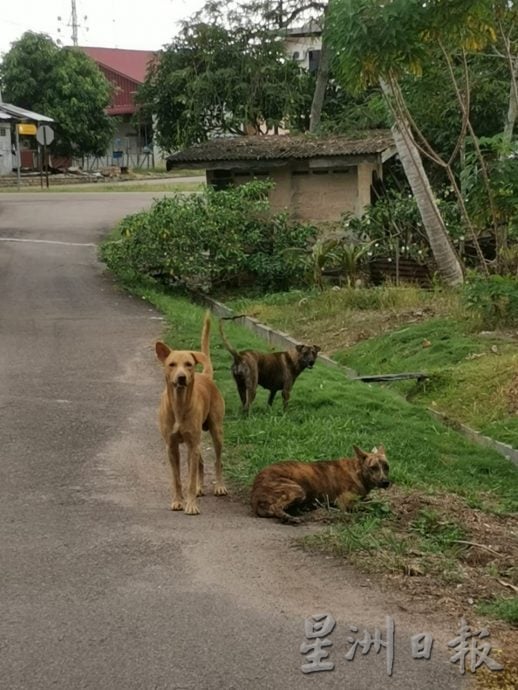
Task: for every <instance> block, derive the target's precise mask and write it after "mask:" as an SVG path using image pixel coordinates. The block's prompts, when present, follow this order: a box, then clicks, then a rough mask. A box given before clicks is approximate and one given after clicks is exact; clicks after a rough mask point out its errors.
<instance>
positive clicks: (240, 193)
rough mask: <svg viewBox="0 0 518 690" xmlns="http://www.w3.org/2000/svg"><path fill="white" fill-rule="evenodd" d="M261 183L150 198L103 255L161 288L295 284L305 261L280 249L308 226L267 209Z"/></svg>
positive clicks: (298, 241) (304, 235) (306, 236)
mask: <svg viewBox="0 0 518 690" xmlns="http://www.w3.org/2000/svg"><path fill="white" fill-rule="evenodd" d="M269 188H270V185H269V183H265V182H251V183H249V184H246V185H242V186H239V187H236V188H231V189H228V190H224V191H215V190H214V189H212V188H211V187H208V188H206V189H205V191H204V192H203V193H202V194H198V195H189V196H187V195H186V196H176V197H173V198H163V199H161V200H157V201H155V203H154V204H153V207H152V209H151V211H149V212H142V213H137V214H134V215H132V216H128V217H127V218H125V219H124V220H123V221H122V223H121V225H120V236H121V239H120V241H118V242H111V243H107V244H106V245H105V246H104V249H103V256H104V259H105V260H106V262H107V263H108V265H109V266H110V267H112V268H114V269H118V268H121V267H124V268H126V269H130V270H132V271H134V272H135V273H136V274H139V275H144V276H148V277H152V278H154V279H156V280H158V281H159V282H161V283H163V284H165V285H184V286H187V287H190V288H197V289H202V290H208V289H211V288H215V287H222V286H228V285H236V284H239V283H240V281H242V280H245V281H248V282H250V281H252V282H253V283H254V284H255V285H257V286H258V287H259V288H262V289H279V288H281V289H282V288H287V287H289V286H290V285H293V284H296V283H298V282H301V281H302V280H303V277H304V271H305V265H304V262H303V260H302V259H301V258H300V257H295V256H293V257H291V258H289V259H287V258H286V256H285V249H286V247H287V246H290V247H294V246H298V247H299V248H303V247H306V245H307V244H308V242H309V241H310V240H311V239H312V238H313V237H314V234H315V229H314V228H312V227H311V226H306V225H300V224H296V223H292V222H291V221H290V220H289V218H288V216H287V215H286V214H283V213H280V214H277V215H273V214H271V213H270V210H269V202H268V190H269Z"/></svg>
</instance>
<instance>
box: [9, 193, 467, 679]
mask: <svg viewBox="0 0 518 690" xmlns="http://www.w3.org/2000/svg"><path fill="white" fill-rule="evenodd" d="M152 196H153V195H152V194H123V195H122V194H106V193H102V194H84V193H82V194H73V193H67V194H63V195H61V194H52V195H49V196H48V197H47V196H42V195H41V194H34V195H31V194H23V196H20V197H17V196H16V194H12V195H11V194H3V195H2V196H1V198H0V410H1V414H0V454H1V460H0V545H1V583H0V588H1V617H0V686H1V687H2V688H8V689H12V690H15V689H18V688H31V689H32V688H34V689H38V690H39V689H45V688H63V689H66V690H74V689H75V688H95V689H100V688H103V689H106V688H108V689H110V688H115V689H118V688H121V689H124V690H127V689H128V688H143V689H148V688H149V689H152V688H153V689H169V688H174V689H178V690H180V689H184V688H185V689H189V690H190V689H192V690H195V689H196V690H200V689H205V688H207V689H212V688H214V689H217V688H224V689H227V688H228V689H231V688H235V689H236V690H246V689H248V688H250V689H253V690H255V689H258V690H259V689H266V688H272V689H281V688H282V689H283V690H286V689H288V690H290V689H292V688H293V689H295V688H296V689H299V688H351V689H352V690H363V689H367V688H368V689H369V690H377V689H379V690H382V689H383V690H385V689H387V688H397V689H398V690H406V689H407V688H408V689H414V688H415V689H417V688H418V689H419V690H427V689H429V690H439V689H440V690H445V689H449V688H456V687H459V686H460V680H461V676H460V674H459V671H458V668H457V667H454V666H453V665H452V664H451V663H449V661H448V659H449V656H450V654H451V651H448V649H447V647H446V643H447V641H448V640H449V639H451V638H452V637H454V636H455V631H456V625H457V621H455V620H452V619H449V618H447V617H446V616H438V615H437V614H435V615H434V616H432V615H431V614H428V613H427V611H426V604H419V602H411V601H408V600H406V599H405V598H404V596H403V595H402V594H397V593H392V594H391V593H387V592H383V591H382V590H381V589H380V588H379V586H378V585H377V584H376V583H375V582H374V581H370V580H368V579H367V578H365V577H364V576H361V575H358V574H357V573H355V572H354V570H352V569H351V568H349V567H348V566H347V565H346V564H343V563H338V562H336V561H335V560H333V559H330V558H324V557H322V556H318V555H308V554H306V553H304V552H302V551H300V550H299V549H295V548H293V547H292V538H293V536H294V534H301V533H302V532H301V531H300V530H299V529H298V528H293V527H285V526H282V525H277V524H275V523H274V522H272V521H268V520H259V519H255V518H252V517H251V516H250V515H249V512H248V508H247V506H246V505H244V504H243V503H241V502H240V501H239V500H238V499H236V498H232V497H228V498H215V497H213V496H210V495H209V496H206V497H205V498H203V499H201V508H202V514H201V515H200V516H198V517H188V516H185V515H183V514H181V513H171V512H170V511H169V509H168V506H169V488H168V487H169V468H168V467H167V466H166V462H165V453H164V451H163V448H162V444H161V441H160V438H159V434H158V430H157V424H156V411H157V402H158V397H159V394H160V390H161V386H162V377H161V372H160V368H159V367H158V365H157V364H156V362H155V357H154V351H153V343H154V340H155V339H156V338H157V337H159V336H160V335H161V331H162V324H161V321H160V317H159V315H157V314H156V313H155V312H154V311H153V310H151V309H150V308H149V306H148V305H147V304H146V303H145V302H142V301H140V300H137V299H134V298H131V297H130V296H127V295H125V294H122V293H121V292H120V291H118V290H117V288H116V287H115V286H114V284H113V282H112V281H111V279H110V277H109V276H107V275H105V273H104V270H103V266H102V265H101V264H100V263H99V262H98V260H97V258H96V248H95V245H96V244H97V243H98V242H99V241H100V239H101V238H102V237H103V235H104V234H105V233H106V232H107V231H108V230H109V229H110V227H111V226H112V225H113V224H114V223H115V221H116V220H117V219H119V218H120V217H121V216H123V215H124V214H126V213H128V212H131V211H134V210H136V209H140V208H142V207H145V206H146V205H148V204H149V203H150V200H151V198H152ZM214 337H216V336H214ZM301 529H302V530H304V529H307V528H301ZM318 612H324V613H329V614H332V616H334V618H335V619H336V621H337V625H336V629H335V630H334V631H333V632H332V634H331V635H330V640H331V641H332V643H333V646H332V647H329V648H327V650H326V651H329V652H330V660H331V661H332V662H333V663H334V664H335V669H334V671H332V672H315V673H311V674H307V675H304V674H303V673H302V672H301V665H302V664H303V663H305V659H304V657H303V656H302V654H301V652H300V646H301V644H302V643H303V642H304V619H305V618H306V617H308V616H311V615H312V614H315V613H318ZM387 615H389V616H393V619H394V621H395V625H396V634H395V648H394V672H393V675H392V677H391V678H389V676H388V675H387V669H386V656H387V650H386V649H385V648H384V647H382V648H381V651H380V653H379V654H378V655H376V654H375V650H374V649H372V650H371V651H370V653H369V654H365V655H361V654H360V651H361V649H358V650H357V654H356V658H355V659H354V660H353V661H347V660H346V659H345V653H346V652H347V650H348V649H349V647H350V645H349V644H348V643H347V641H346V638H347V637H348V636H351V635H352V634H353V633H352V632H351V631H350V630H349V627H348V626H350V625H356V626H357V627H358V628H359V632H358V633H357V637H359V638H362V637H363V630H364V629H369V630H370V631H371V632H372V633H374V628H375V627H380V628H381V631H382V635H383V639H384V640H385V637H386V634H387V630H386V628H385V625H386V616H387ZM424 631H428V632H430V633H432V634H433V636H434V639H435V644H434V647H433V653H432V658H431V660H429V661H428V660H423V659H421V660H414V659H412V656H411V653H410V637H411V635H413V634H415V633H419V632H424Z"/></svg>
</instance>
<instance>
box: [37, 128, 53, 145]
mask: <svg viewBox="0 0 518 690" xmlns="http://www.w3.org/2000/svg"><path fill="white" fill-rule="evenodd" d="M36 141H37V142H38V144H41V145H42V146H44V145H45V144H46V145H47V146H48V145H49V144H52V142H53V141H54V130H53V129H52V127H49V126H48V125H40V126H39V127H38V131H37V132H36Z"/></svg>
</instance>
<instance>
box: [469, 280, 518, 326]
mask: <svg viewBox="0 0 518 690" xmlns="http://www.w3.org/2000/svg"><path fill="white" fill-rule="evenodd" d="M464 295H465V300H466V305H467V306H468V307H469V308H470V309H472V310H474V311H475V312H476V313H478V314H479V315H480V316H481V317H482V320H483V324H484V326H485V327H486V328H496V327H515V326H518V279H517V278H513V277H510V276H500V275H492V276H489V277H488V278H485V277H482V276H479V275H476V274H474V275H473V276H471V277H470V278H469V280H468V281H467V282H466V285H465V287H464Z"/></svg>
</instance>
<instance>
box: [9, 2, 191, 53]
mask: <svg viewBox="0 0 518 690" xmlns="http://www.w3.org/2000/svg"><path fill="white" fill-rule="evenodd" d="M1 4H2V10H1V12H0V55H1V54H3V53H6V52H7V51H8V50H9V48H10V44H11V43H12V41H16V40H17V39H18V38H20V36H21V35H22V34H23V33H24V32H25V31H36V32H41V33H46V34H49V35H50V36H51V38H53V39H54V40H58V39H61V41H62V43H63V45H71V44H72V38H71V37H72V29H71V27H70V26H69V25H70V23H71V17H72V2H71V0H46V2H42V0H22V1H21V2H16V0H3V1H2V3H1ZM203 4H204V2H203V0H145V1H144V2H142V1H140V2H137V0H133V2H132V1H131V0H76V5H77V16H78V23H79V25H80V26H79V45H85V46H102V47H103V48H133V49H136V50H157V49H158V48H160V47H161V46H162V45H164V44H165V43H169V42H170V40H171V38H172V37H173V36H174V35H175V33H176V31H177V29H178V25H177V22H178V20H181V19H186V18H187V17H189V16H190V15H191V14H192V13H193V12H195V11H196V10H198V9H199V8H200V7H201V6H202V5H203ZM85 16H86V19H85ZM58 17H61V20H59V19H58ZM59 29H60V31H58V30H59Z"/></svg>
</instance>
